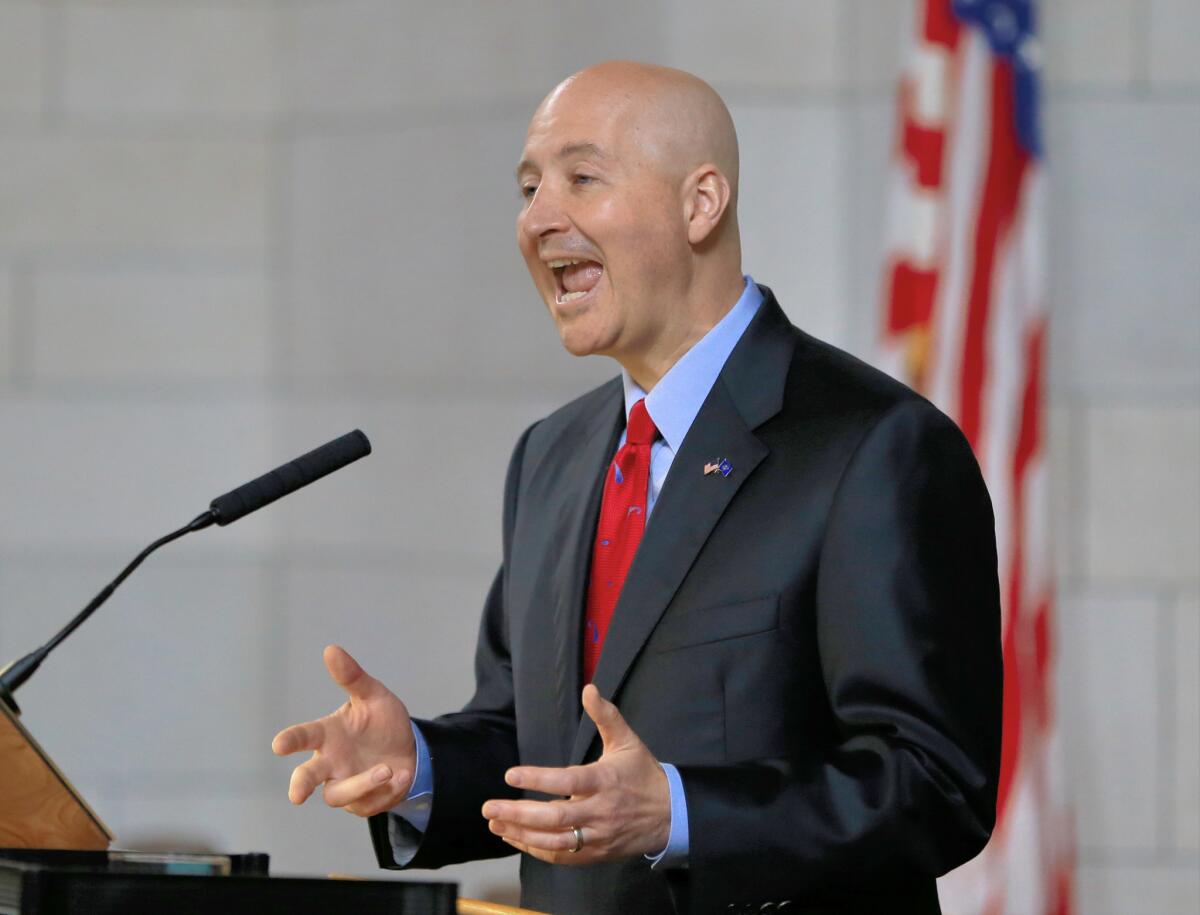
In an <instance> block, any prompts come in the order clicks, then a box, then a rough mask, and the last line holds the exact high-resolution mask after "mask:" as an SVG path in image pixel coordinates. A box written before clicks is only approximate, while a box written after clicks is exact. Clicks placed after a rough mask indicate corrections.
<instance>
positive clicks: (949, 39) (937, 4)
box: [924, 0, 959, 47]
mask: <svg viewBox="0 0 1200 915" xmlns="http://www.w3.org/2000/svg"><path fill="white" fill-rule="evenodd" d="M958 30H959V24H958V19H957V18H955V15H954V10H953V9H951V6H950V0H926V3H925V26H924V33H925V40H926V41H931V42H933V43H934V44H944V45H947V46H949V47H954V44H955V43H956V42H957V41H958Z"/></svg>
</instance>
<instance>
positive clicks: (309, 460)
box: [209, 429, 371, 526]
mask: <svg viewBox="0 0 1200 915" xmlns="http://www.w3.org/2000/svg"><path fill="white" fill-rule="evenodd" d="M370 453H371V442H370V440H368V439H367V437H366V436H365V435H364V434H363V433H362V430H360V429H355V430H354V431H353V432H347V433H346V434H345V435H343V436H341V437H340V438H335V439H334V440H333V441H332V442H327V443H326V444H324V445H322V446H321V447H320V448H314V449H313V450H312V451H310V452H308V454H302V455H301V456H300V457H298V458H296V459H295V460H294V461H289V462H288V463H286V464H284V465H283V466H282V467H276V468H275V469H274V470H272V471H271V472H270V473H264V474H263V475H262V476H261V477H259V478H258V479H256V480H251V481H250V482H249V483H244V484H242V485H241V486H239V487H238V488H237V489H234V490H232V491H230V492H227V493H225V495H223V496H217V498H215V499H213V500H212V502H211V503H210V504H209V508H210V509H212V512H213V515H214V516H215V520H216V522H217V524H220V525H222V526H224V525H226V524H232V523H233V522H234V521H236V520H237V519H238V518H241V517H242V516H243V515H248V514H250V512H252V511H256V510H258V509H260V508H262V507H263V506H264V505H270V504H271V503H272V502H274V501H275V500H276V499H280V498H282V497H284V496H286V495H287V494H288V493H292V492H295V491H296V490H297V489H299V488H300V487H302V486H307V485H308V484H309V483H311V482H312V481H313V480H319V479H321V477H323V476H327V475H328V474H331V473H333V472H334V471H335V470H341V469H342V468H343V467H345V466H346V465H347V464H350V463H353V462H354V461H357V460H358V459H359V458H362V457H366V456H367V455H368V454H370Z"/></svg>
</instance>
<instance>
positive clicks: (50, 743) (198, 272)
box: [0, 0, 1200, 915]
mask: <svg viewBox="0 0 1200 915" xmlns="http://www.w3.org/2000/svg"><path fill="white" fill-rule="evenodd" d="M1043 6H1044V7H1045V15H1044V19H1045V43H1046V47H1045V51H1046V69H1047V75H1048V80H1049V83H1048V105H1047V109H1046V131H1047V134H1048V149H1049V155H1050V160H1049V168H1050V170H1051V176H1052V183H1051V212H1050V220H1049V226H1048V230H1049V231H1048V237H1049V245H1050V252H1049V253H1050V264H1051V267H1052V279H1051V283H1052V288H1051V293H1052V301H1051V308H1052V311H1053V314H1054V331H1053V334H1054V335H1053V346H1052V351H1051V360H1052V386H1051V413H1052V432H1053V444H1052V451H1053V454H1052V458H1053V471H1054V475H1053V479H1054V485H1055V506H1054V509H1055V510H1054V517H1055V523H1056V530H1055V533H1056V548H1057V568H1058V581H1059V595H1060V606H1059V620H1060V646H1061V656H1062V663H1061V666H1060V679H1059V682H1060V691H1059V696H1060V714H1061V717H1062V719H1063V723H1064V727H1065V729H1066V736H1067V749H1068V752H1069V759H1068V763H1069V772H1070V776H1071V789H1072V790H1073V792H1074V797H1075V802H1076V805H1077V809H1078V838H1079V866H1080V870H1079V876H1080V893H1081V911H1082V912H1084V913H1088V915H1090V913H1107V912H1111V913H1121V915H1128V913H1136V912H1145V913H1155V915H1157V913H1174V912H1194V911H1195V903H1196V901H1197V899H1198V898H1200V748H1198V734H1200V677H1198V669H1197V668H1198V661H1197V659H1198V657H1200V470H1198V468H1200V168H1198V167H1197V163H1198V162H1200V3H1197V2H1196V0H1058V2H1054V0H1048V2H1045V3H1044V4H1043ZM904 8H905V4H904V3H902V2H901V0H798V2H791V3H788V2H765V0H757V2H742V3H737V4H731V3H727V2H726V3H718V2H713V0H704V2H685V0H642V2H637V0H609V2H607V3H604V4H599V3H585V2H583V0H559V2H553V3H551V2H537V0H515V2H486V0H472V2H441V3H416V2H396V0H345V2H333V0H328V2H321V0H307V2H284V0H279V2H269V0H245V2H235V0H192V2H188V3H166V2H149V0H108V2H101V0H95V2H84V0H78V2H75V0H45V2H29V0H0V434H2V436H3V447H2V448H0V658H3V659H7V658H9V657H12V656H14V655H17V654H19V653H23V652H24V651H26V650H28V648H30V647H32V646H33V645H34V644H36V643H38V642H40V641H41V640H43V639H44V638H46V637H47V636H48V635H50V634H51V632H52V631H53V630H54V629H56V628H57V627H58V626H59V625H60V623H61V622H62V621H63V620H64V619H65V618H66V617H67V615H68V614H70V613H72V612H74V610H75V609H76V608H77V607H78V606H81V605H82V604H83V603H84V601H85V600H86V599H87V598H88V597H90V595H91V594H92V593H94V592H95V591H96V590H97V589H98V588H99V587H100V586H101V584H102V583H103V582H105V581H107V580H108V578H109V577H111V575H112V574H114V573H115V571H116V570H117V568H119V566H120V565H121V564H123V563H124V562H125V560H126V559H127V558H128V557H129V556H130V555H131V554H132V553H133V552H134V551H135V550H136V549H138V548H140V547H141V546H142V545H143V544H144V543H145V542H147V541H148V540H149V539H151V538H152V537H154V536H156V535H157V534H158V533H159V532H162V531H165V530H167V529H169V528H172V527H174V526H176V525H178V524H181V523H182V522H184V521H186V520H187V519H188V518H190V517H192V515H194V514H195V513H196V512H197V511H199V510H200V509H201V508H202V507H203V506H204V505H206V504H207V501H208V499H209V498H211V496H213V495H214V494H216V493H218V492H221V491H223V490H224V489H226V488H228V487H230V486H232V485H234V484H237V483H240V482H242V481H243V480H244V479H245V478H247V477H248V476H249V475H252V474H255V473H257V472H259V471H261V470H263V469H266V468H268V467H271V466H274V465H275V464H276V463H278V462H280V461H281V460H283V459H286V458H290V457H291V456H293V454H295V453H297V452H298V451H300V450H304V449H306V448H307V447H309V446H311V445H313V444H316V443H318V442H321V441H324V440H325V439H327V438H331V437H332V436H334V435H336V434H339V433H341V432H343V431H345V430H347V429H349V428H352V427H354V426H361V427H362V428H364V429H365V430H367V431H368V433H369V434H370V435H371V437H372V439H373V441H374V443H375V446H376V455H375V456H374V457H372V458H371V459H370V460H369V461H366V462H364V463H362V464H360V465H357V466H355V467H354V468H352V469H351V470H348V471H346V472H344V473H342V474H341V475H339V476H338V477H336V478H332V479H330V480H328V481H326V482H324V483H322V484H321V485H320V486H318V487H314V488H313V489H311V490H309V491H306V492H304V493H302V494H300V495H297V496H295V497H293V498H292V499H291V500H290V501H288V502H287V503H281V504H280V505H279V506H277V507H276V508H273V509H272V510H271V511H269V512H264V513H262V514H261V515H257V516H254V517H252V518H249V519H247V520H245V521H243V522H241V523H239V524H238V525H237V526H235V527H232V528H230V529H228V530H220V531H207V532H204V533H202V534H200V535H197V536H195V537H193V538H191V539H190V540H188V541H184V542H183V543H181V544H178V545H176V546H173V547H172V548H170V549H169V551H167V552H164V553H163V554H161V555H159V556H156V557H155V558H154V559H153V560H152V561H151V562H150V563H149V564H148V566H147V567H146V568H145V569H144V570H143V571H142V572H140V573H139V574H138V575H137V577H135V578H134V579H132V580H131V581H130V582H129V583H128V585H126V587H125V588H124V589H123V590H122V592H121V593H120V594H119V596H118V597H117V598H116V599H114V600H113V601H112V602H111V603H110V604H109V605H108V606H106V607H105V608H104V610H103V611H102V612H101V614H100V615H99V616H98V617H97V618H96V619H94V620H93V621H92V622H91V623H90V624H89V625H88V626H87V627H86V628H85V629H83V630H81V631H80V632H79V633H78V635H77V636H76V637H75V638H74V639H73V640H72V641H71V642H69V643H67V644H66V645H65V646H64V647H63V648H62V649H61V651H60V652H59V653H58V654H57V655H56V656H54V657H53V658H52V660H50V661H49V662H47V664H46V666H45V667H44V669H43V670H42V672H41V674H40V675H39V676H38V677H37V678H36V679H35V680H34V681H31V682H30V684H29V685H28V686H27V687H26V688H25V689H24V690H23V691H22V695H21V699H22V703H23V705H24V708H25V711H26V715H25V719H26V722H27V724H28V726H29V727H30V728H32V730H33V731H34V732H35V733H36V734H37V735H38V736H39V737H40V738H41V740H42V742H43V743H44V744H45V746H46V747H47V748H48V749H49V750H50V752H52V753H53V754H54V756H55V757H56V758H57V759H58V760H59V761H60V763H61V765H62V767H63V768H64V769H65V770H66V772H67V773H68V774H69V775H70V776H71V777H72V778H73V779H74V780H75V781H76V783H77V784H78V785H79V787H80V788H81V789H82V790H83V792H84V793H85V794H86V795H87V796H88V797H89V798H90V799H91V800H92V802H93V804H94V806H95V807H96V808H97V810H98V811H99V812H100V814H101V815H102V817H103V818H104V819H105V820H106V821H107V822H108V823H109V825H110V826H111V827H112V828H113V829H114V831H115V832H116V834H117V837H118V839H119V841H120V842H122V843H123V844H125V845H131V846H145V845H148V844H151V843H153V842H155V841H162V842H166V843H168V844H171V845H176V846H179V845H188V844H194V845H209V846H213V847H216V848H220V849H226V850H247V849H264V850H267V851H269V852H271V853H272V855H273V856H274V860H275V866H276V869H277V870H279V871H286V872H305V873H326V872H329V871H344V872H353V873H371V872H372V870H373V868H372V861H371V856H370V849H369V844H368V841H367V837H366V832H365V829H363V828H362V827H361V826H360V824H359V823H358V822H357V821H355V820H354V818H352V817H349V816H346V815H344V814H341V813H336V812H332V811H329V810H328V809H326V808H325V807H324V806H323V805H321V804H320V802H319V801H318V802H316V803H310V804H309V805H307V806H305V807H303V808H300V809H292V808H291V807H290V806H289V805H288V804H287V802H286V798H285V796H284V791H285V786H286V782H287V776H288V772H289V771H290V768H291V763H289V762H288V761H279V760H276V759H274V758H273V757H272V756H271V755H270V753H269V750H268V743H269V741H270V738H271V736H272V734H274V732H275V731H276V730H277V729H278V728H279V727H281V726H282V725H284V724H286V723H289V722H291V721H294V720H299V719H301V718H305V717H311V716H313V715H315V714H318V713H323V712H324V711H326V710H328V709H331V708H332V707H333V706H334V705H335V704H336V703H338V702H339V701H340V699H339V696H338V694H337V692H336V690H335V689H334V688H333V687H332V685H331V684H329V683H328V682H327V680H326V677H325V675H324V671H323V668H322V666H321V662H320V652H321V648H322V646H324V645H325V644H326V643H327V642H330V641H334V640H336V641H339V642H341V643H342V644H344V645H345V646H347V647H348V648H349V649H350V650H351V651H352V652H354V653H356V654H357V655H358V656H359V658H360V659H361V660H362V661H363V662H364V663H365V664H366V665H367V667H368V669H371V670H373V671H375V672H377V673H378V674H379V675H381V676H382V677H383V678H384V679H385V680H387V681H388V682H389V683H391V684H392V685H393V686H394V687H395V688H396V689H397V691H398V692H400V693H401V694H402V695H403V696H405V697H406V699H407V700H408V701H409V703H410V705H411V707H412V709H413V711H414V712H416V713H418V714H432V713H436V712H438V711H440V710H444V709H446V708H448V707H450V706H453V705H455V704H458V703H460V702H461V701H463V700H465V699H466V697H467V695H468V691H469V684H470V645H471V642H472V639H473V633H474V629H475V625H476V620H477V613H478V609H479V606H480V603H481V599H482V595H483V592H484V589H485V587H486V585H487V582H488V580H489V578H490V576H491V574H492V571H493V569H494V566H495V563H496V562H497V558H498V552H499V547H498V533H499V500H500V488H501V482H502V477H503V473H504V467H505V463H506V460H507V457H508V453H509V449H510V448H511V445H512V443H513V442H514V441H515V439H516V436H517V435H518V434H519V432H520V431H521V429H523V428H524V426H525V425H526V424H528V423H529V422H531V421H532V420H534V419H536V418H538V417H539V416H541V415H543V414H544V413H545V412H546V411H548V410H549V409H550V408H551V407H553V406H554V405H556V404H558V403H560V402H562V401H563V400H564V399H566V398H567V397H569V396H570V395H571V394H573V393H574V392H577V391H581V390H583V389H585V388H587V387H589V386H590V385H591V384H593V383H594V382H595V381H597V380H598V379H601V378H604V377H607V376H609V375H610V374H612V372H613V367H612V366H611V365H610V364H606V363H604V362H602V361H597V360H592V361H583V362H577V361H573V360H572V359H571V358H570V357H568V356H566V355H565V354H564V353H563V352H562V351H561V349H560V347H559V345H558V343H557V338H556V336H555V334H554V333H553V331H552V329H551V327H550V323H549V321H548V319H547V318H546V316H545V315H544V314H543V309H542V306H541V305H540V303H539V301H538V300H537V298H536V297H535V295H534V294H533V291H532V287H531V286H530V284H529V281H528V279H527V277H526V276H525V274H524V268H523V266H522V265H521V262H520V260H519V258H518V256H517V253H516V250H515V245H514V240H513V220H514V218H515V215H516V210H517V206H518V202H517V195H516V191H515V187H514V183H513V180H512V177H511V169H512V167H513V163H514V162H515V160H516V158H517V154H518V152H519V149H520V145H521V142H522V137H523V133H524V127H525V123H526V120H527V118H528V115H529V114H530V112H531V110H532V108H533V107H534V105H535V104H536V103H537V101H538V100H539V99H540V97H541V96H542V94H543V93H544V92H545V91H546V90H548V89H549V88H550V87H551V86H552V85H553V84H554V83H555V82H556V81H557V80H558V79H560V78H561V77H563V76H564V75H566V74H567V73H569V72H571V71H573V70H574V69H577V68H578V67H580V66H582V65H585V64H587V63H590V62H593V61H596V60H600V59H603V58H606V57H612V56H631V57H636V58H641V59H652V60H656V61H660V62H664V63H669V64H674V65H677V66H682V67H685V68H689V69H693V70H694V71H696V72H698V73H700V74H701V75H703V76H705V77H707V78H708V79H710V80H711V81H712V82H713V83H714V84H715V85H716V86H717V87H718V88H719V89H720V90H721V91H722V92H723V93H724V94H725V96H726V98H727V99H728V101H729V103H730V105H731V107H732V109H733V112H734V116H735V118H736V120H737V124H738V128H739V131H740V133H741V137H742V143H743V150H744V160H745V165H744V175H745V179H744V193H743V224H744V226H745V247H746V260H745V264H746V268H747V269H748V270H749V271H750V272H751V273H753V274H754V275H755V276H756V277H757V278H758V279H760V280H761V281H765V282H768V283H770V284H771V285H772V286H773V287H774V288H775V290H776V292H777V293H778V294H779V296H780V298H781V300H782V301H783V302H784V303H785V305H786V306H787V308H788V310H789V312H790V314H791V317H792V319H793V320H794V321H796V322H797V323H799V324H800V325H802V326H804V327H806V328H807V329H809V330H810V331H812V332H814V333H816V334H818V335H820V336H824V337H826V338H828V339H830V340H833V341H834V342H837V343H839V344H841V345H843V346H846V347H848V348H850V349H851V350H853V351H855V352H859V353H864V354H866V353H869V352H870V346H871V342H872V339H873V334H874V328H875V323H874V322H875V309H876V306H877V302H876V294H877V289H878V264H879V258H880V244H881V232H880V225H881V222H882V220H881V215H882V213H881V201H882V199H883V195H882V188H883V185H884V179H885V176H886V168H887V152H888V142H889V136H890V124H891V112H892V92H893V84H894V78H895V74H896V70H897V60H898V56H897V45H898V41H897V36H898V35H899V34H900V32H901V30H902V29H903V28H904V27H905V19H904V16H903V10H904ZM512 874H513V868H512V863H511V861H503V862H499V863H494V864H489V865H481V866H471V867H468V868H466V869H461V870H458V871H456V872H455V876H456V877H458V878H460V879H462V880H463V881H464V889H465V890H466V891H469V892H471V893H477V894H481V893H491V894H493V895H499V894H501V893H502V891H503V887H504V886H506V885H510V884H511V883H512V881H513V877H512Z"/></svg>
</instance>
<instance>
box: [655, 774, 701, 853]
mask: <svg viewBox="0 0 1200 915" xmlns="http://www.w3.org/2000/svg"><path fill="white" fill-rule="evenodd" d="M659 765H660V766H662V770H663V773H664V774H665V775H666V776H667V787H668V788H669V789H670V791H671V831H670V832H669V833H668V834H667V847H666V848H664V849H663V850H662V851H660V852H659V853H658V854H657V855H646V860H647V861H649V862H650V866H651V867H664V868H665V867H687V865H688V851H689V849H690V848H691V844H690V842H689V841H688V814H687V797H686V796H685V795H684V793H683V779H682V778H680V777H679V770H678V769H676V768H675V767H674V766H673V765H671V764H670V763H659Z"/></svg>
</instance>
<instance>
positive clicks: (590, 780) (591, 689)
mask: <svg viewBox="0 0 1200 915" xmlns="http://www.w3.org/2000/svg"><path fill="white" fill-rule="evenodd" d="M583 710H584V711H585V712H587V714H588V717H590V718H591V719H592V721H594V722H595V723H596V730H597V731H598V732H599V734H600V739H601V741H603V744H604V752H603V753H602V754H601V756H600V758H599V759H598V760H596V762H594V763H590V764H588V765H586V766H570V767H568V768H565V769H550V768H542V767H537V766H517V767H515V768H512V769H509V770H508V772H506V773H505V776H504V780H505V781H506V782H508V784H510V785H512V786H513V787H514V788H521V789H524V790H526V791H538V792H541V793H543V794H557V795H562V796H563V798H565V799H564V800H552V801H531V800H522V801H508V800H491V801H488V802H487V803H486V804H484V805H483V815H484V816H485V817H486V818H487V821H488V828H489V829H491V831H492V832H494V833H495V834H496V835H498V836H500V837H501V838H502V839H504V841H505V842H507V843H508V844H509V845H511V846H513V847H514V848H516V849H518V850H520V851H523V852H525V853H527V854H530V855H533V856H534V857H535V858H540V859H541V860H543V861H548V862H549V863H551V864H592V863H594V862H596V861H611V860H614V859H617V858H628V857H631V856H633V855H644V854H657V853H658V852H660V851H662V850H663V849H664V848H666V845H667V839H668V837H669V836H670V832H671V791H670V788H669V787H668V786H667V776H666V775H665V774H664V773H663V770H662V767H661V766H660V765H659V764H658V761H657V760H656V759H655V758H654V756H653V755H652V754H651V753H650V751H649V750H648V749H647V748H646V745H645V744H644V743H642V741H641V740H640V739H638V736H637V734H635V733H634V732H633V729H632V728H630V727H629V725H628V724H627V723H626V722H625V719H624V718H622V717H621V713H620V711H618V710H617V707H616V706H615V705H613V704H612V703H611V702H609V701H608V700H607V699H604V698H603V697H601V695H600V691H599V690H598V689H596V687H595V686H593V685H592V684H590V683H589V684H588V685H587V686H585V687H584V688H583ZM576 828H577V829H579V830H580V833H581V837H582V847H580V848H579V849H578V851H574V850H573V849H575V848H576V845H577V844H579V842H578V838H579V837H577V835H576V833H575V829H576Z"/></svg>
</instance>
